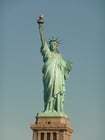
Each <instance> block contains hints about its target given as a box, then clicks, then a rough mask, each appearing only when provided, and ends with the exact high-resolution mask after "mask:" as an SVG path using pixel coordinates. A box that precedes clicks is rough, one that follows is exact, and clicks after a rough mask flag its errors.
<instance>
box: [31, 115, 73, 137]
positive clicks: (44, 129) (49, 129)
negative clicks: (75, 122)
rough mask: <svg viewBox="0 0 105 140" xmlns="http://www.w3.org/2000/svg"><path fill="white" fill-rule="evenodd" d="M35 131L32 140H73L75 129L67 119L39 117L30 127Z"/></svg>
mask: <svg viewBox="0 0 105 140" xmlns="http://www.w3.org/2000/svg"><path fill="white" fill-rule="evenodd" d="M30 128H31V129H32V130H33V138H32V140H71V138H70V137H71V134H72V132H73V128H72V126H71V125H70V123H69V121H68V118H67V117H62V116H60V117H59V116H37V117H36V122H35V123H34V124H31V125H30Z"/></svg>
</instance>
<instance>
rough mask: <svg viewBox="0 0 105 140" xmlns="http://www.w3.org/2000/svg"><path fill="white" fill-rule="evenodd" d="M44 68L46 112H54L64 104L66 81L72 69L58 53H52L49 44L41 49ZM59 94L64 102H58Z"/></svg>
mask: <svg viewBox="0 0 105 140" xmlns="http://www.w3.org/2000/svg"><path fill="white" fill-rule="evenodd" d="M41 53H42V56H43V61H44V66H43V69H42V72H43V85H44V110H45V111H46V110H47V111H53V110H56V111H57V108H60V106H61V105H60V104H63V102H64V99H63V97H64V94H65V80H66V78H67V77H68V75H69V73H70V69H71V64H70V63H69V62H66V61H64V59H63V57H62V56H61V54H60V53H58V52H56V53H55V52H52V51H50V49H49V47H48V45H47V43H45V45H44V46H42V48H41ZM58 94H59V95H61V97H62V101H61V103H60V104H58V103H57V102H58V101H57V97H58Z"/></svg>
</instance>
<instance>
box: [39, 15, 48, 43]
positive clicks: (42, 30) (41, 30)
mask: <svg viewBox="0 0 105 140" xmlns="http://www.w3.org/2000/svg"><path fill="white" fill-rule="evenodd" d="M43 18H44V17H43V15H41V16H39V19H38V20H37V23H38V24H39V33H40V39H41V42H42V46H44V45H45V43H46V39H45V35H44V29H43V24H44V19H43Z"/></svg>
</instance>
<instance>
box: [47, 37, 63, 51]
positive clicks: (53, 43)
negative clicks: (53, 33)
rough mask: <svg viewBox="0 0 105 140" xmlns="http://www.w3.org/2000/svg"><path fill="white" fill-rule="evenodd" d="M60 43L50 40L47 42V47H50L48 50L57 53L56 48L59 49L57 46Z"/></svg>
mask: <svg viewBox="0 0 105 140" xmlns="http://www.w3.org/2000/svg"><path fill="white" fill-rule="evenodd" d="M60 44H61V43H60V41H59V40H58V39H51V40H50V41H49V45H50V50H51V51H52V52H59V51H58V48H59V45H60Z"/></svg>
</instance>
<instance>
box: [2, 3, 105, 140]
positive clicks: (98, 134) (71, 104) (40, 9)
mask: <svg viewBox="0 0 105 140" xmlns="http://www.w3.org/2000/svg"><path fill="white" fill-rule="evenodd" d="M104 9H105V2H104V1H103V0H69V1H67V0H65V1H63V0H62V1H60V0H52V1H51V0H44V1H39V0H9V1H8V0H3V1H0V21H1V23H0V114H1V115H0V133H1V134H0V139H1V140H13V139H15V140H19V139H20V140H29V139H32V131H31V129H30V123H34V121H35V116H36V114H37V113H38V112H41V111H42V110H43V84H42V73H41V69H42V65H43V62H42V56H41V54H40V46H41V42H40V38H39V31H38V25H37V23H36V21H37V18H38V16H39V15H40V14H41V13H43V14H44V15H45V24H44V27H45V34H46V39H47V40H49V39H50V38H52V36H55V37H58V38H59V39H60V40H62V45H61V46H60V52H61V54H62V55H63V57H64V59H65V60H70V61H72V62H73V68H72V72H71V76H70V78H69V79H68V80H67V81H66V96H65V103H64V110H65V112H66V113H67V115H68V116H69V120H70V122H71V124H72V125H73V127H74V132H73V134H72V140H76V139H78V140H84V139H85V140H89V139H91V140H99V139H101V140H103V139H105V133H104V130H105V119H104V118H105V109H104V106H105V103H104V100H105V39H104V38H105V27H104V26H105V14H104V13H105V10H104Z"/></svg>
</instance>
